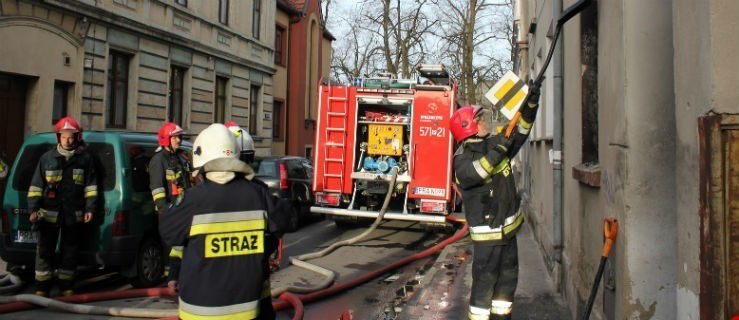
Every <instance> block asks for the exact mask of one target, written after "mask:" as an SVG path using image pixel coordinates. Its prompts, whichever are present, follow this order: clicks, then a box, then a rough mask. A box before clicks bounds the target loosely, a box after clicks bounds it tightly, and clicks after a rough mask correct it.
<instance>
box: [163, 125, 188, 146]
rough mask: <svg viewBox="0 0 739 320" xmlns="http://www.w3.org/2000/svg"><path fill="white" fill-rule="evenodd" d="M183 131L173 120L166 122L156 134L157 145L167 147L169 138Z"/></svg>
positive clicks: (179, 134) (181, 133)
mask: <svg viewBox="0 0 739 320" xmlns="http://www.w3.org/2000/svg"><path fill="white" fill-rule="evenodd" d="M184 133H185V131H184V130H182V128H181V127H180V126H178V125H177V124H175V123H174V122H167V123H165V124H164V125H163V126H162V127H161V128H160V129H159V134H158V135H157V138H158V140H159V145H160V146H162V147H169V138H171V137H174V136H181V135H183V134H184Z"/></svg>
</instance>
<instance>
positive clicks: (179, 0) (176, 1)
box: [174, 0, 187, 7]
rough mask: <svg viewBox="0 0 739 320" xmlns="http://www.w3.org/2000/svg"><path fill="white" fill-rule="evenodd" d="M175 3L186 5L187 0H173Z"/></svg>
mask: <svg viewBox="0 0 739 320" xmlns="http://www.w3.org/2000/svg"><path fill="white" fill-rule="evenodd" d="M174 2H175V3H176V4H179V5H181V6H183V7H187V0H174Z"/></svg>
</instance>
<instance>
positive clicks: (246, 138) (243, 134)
mask: <svg viewBox="0 0 739 320" xmlns="http://www.w3.org/2000/svg"><path fill="white" fill-rule="evenodd" d="M226 127H227V128H228V130H230V131H231V133H233V135H234V138H235V139H236V151H237V152H238V153H239V159H241V161H244V162H246V163H251V162H252V161H254V153H255V151H256V150H255V148H254V139H252V138H251V135H250V134H249V132H247V131H246V130H244V129H242V128H241V127H240V126H239V125H238V124H236V122H234V121H229V122H226Z"/></svg>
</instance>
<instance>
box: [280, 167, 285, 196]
mask: <svg viewBox="0 0 739 320" xmlns="http://www.w3.org/2000/svg"><path fill="white" fill-rule="evenodd" d="M280 190H287V167H286V166H285V163H284V162H280Z"/></svg>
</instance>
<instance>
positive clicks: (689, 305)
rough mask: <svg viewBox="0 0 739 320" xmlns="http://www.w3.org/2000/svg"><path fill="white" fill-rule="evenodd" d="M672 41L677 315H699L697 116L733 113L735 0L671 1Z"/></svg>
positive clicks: (737, 107) (737, 72)
mask: <svg viewBox="0 0 739 320" xmlns="http://www.w3.org/2000/svg"><path fill="white" fill-rule="evenodd" d="M673 15H674V22H673V25H674V30H675V32H674V46H675V58H674V65H675V110H676V112H675V122H676V127H677V128H678V130H677V132H676V133H677V140H676V153H675V158H676V168H675V170H676V184H677V194H679V195H680V197H678V198H677V199H676V200H677V213H678V226H677V227H678V229H677V232H678V234H680V235H681V237H680V238H679V239H678V261H677V266H678V270H677V271H678V274H677V296H676V299H677V305H678V307H677V314H679V315H680V319H699V318H700V308H699V294H700V287H701V283H700V272H701V270H700V260H699V259H700V247H699V246H700V230H699V216H698V212H699V203H698V202H699V192H700V190H699V186H698V183H697V181H698V180H699V160H698V159H699V146H698V126H697V124H698V121H697V120H698V118H699V117H700V116H701V115H704V114H706V113H708V112H709V111H713V112H716V113H732V114H736V113H739V103H737V101H739V87H738V86H739V84H738V83H739V64H738V63H737V60H736V53H737V52H739V41H737V38H736V35H737V32H739V22H738V21H737V16H739V3H737V2H736V1H733V0H711V1H701V2H696V1H691V0H677V1H676V2H675V5H674V7H673Z"/></svg>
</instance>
